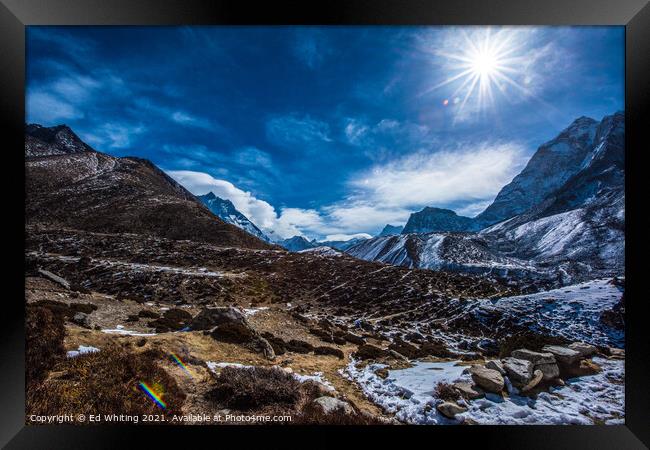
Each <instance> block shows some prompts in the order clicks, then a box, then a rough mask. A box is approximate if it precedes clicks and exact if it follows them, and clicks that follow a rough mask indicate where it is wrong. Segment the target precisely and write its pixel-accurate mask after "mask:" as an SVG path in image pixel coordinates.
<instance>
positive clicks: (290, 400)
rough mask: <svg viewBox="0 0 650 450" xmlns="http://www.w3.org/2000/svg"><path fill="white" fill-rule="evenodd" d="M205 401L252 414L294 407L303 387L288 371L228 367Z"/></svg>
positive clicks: (218, 378)
mask: <svg viewBox="0 0 650 450" xmlns="http://www.w3.org/2000/svg"><path fill="white" fill-rule="evenodd" d="M206 397H207V398H208V399H209V400H211V401H214V402H216V403H218V404H219V405H221V406H222V407H226V408H233V409H236V410H242V411H246V410H250V409H255V408H262V407H265V406H284V407H288V408H292V407H294V406H295V405H296V404H297V403H298V401H299V400H300V397H301V383H300V382H299V381H298V380H296V379H295V378H294V377H293V376H291V375H290V374H288V373H286V372H285V371H283V370H281V369H277V368H267V367H247V368H238V367H225V368H224V369H223V370H222V371H221V373H220V374H219V376H218V377H217V380H216V383H215V387H214V388H213V389H211V390H210V391H208V393H207V394H206Z"/></svg>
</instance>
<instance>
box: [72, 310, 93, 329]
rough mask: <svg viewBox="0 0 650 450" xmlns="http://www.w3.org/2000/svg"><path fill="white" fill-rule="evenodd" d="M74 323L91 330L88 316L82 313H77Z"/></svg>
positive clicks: (73, 319) (73, 318)
mask: <svg viewBox="0 0 650 450" xmlns="http://www.w3.org/2000/svg"><path fill="white" fill-rule="evenodd" d="M72 322H73V323H76V324H77V325H79V326H81V327H84V328H90V324H89V323H88V314H85V313H82V312H78V313H75V315H74V316H73V317H72Z"/></svg>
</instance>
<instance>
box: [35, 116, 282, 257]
mask: <svg viewBox="0 0 650 450" xmlns="http://www.w3.org/2000/svg"><path fill="white" fill-rule="evenodd" d="M26 133H27V134H26V143H25V154H26V160H25V170H26V193H27V199H26V210H25V216H26V222H27V224H40V225H43V226H46V227H50V228H60V227H67V228H74V229H79V230H87V231H97V232H106V233H108V232H112V233H136V234H152V235H156V236H160V237H166V238H170V239H190V240H198V241H205V242H210V243H214V244H217V245H222V246H235V247H246V248H271V246H270V245H268V244H266V243H265V242H262V241H260V240H259V239H257V238H255V237H253V236H250V235H249V234H248V233H246V232H244V231H242V230H240V229H239V228H237V227H235V226H233V225H230V224H226V223H224V222H223V221H222V220H221V219H218V218H216V217H215V216H214V215H213V214H212V213H211V212H210V211H208V209H207V208H206V207H205V206H204V205H202V204H201V203H200V202H199V201H198V200H197V199H196V198H195V197H194V196H193V195H192V194H191V193H190V192H188V191H187V190H186V189H185V188H183V187H182V186H181V185H179V184H178V183H177V182H175V181H174V180H172V179H171V178H170V177H169V176H167V175H166V174H165V173H164V172H163V171H162V170H160V169H159V168H158V167H156V166H155V165H154V164H153V163H151V162H150V161H147V160H144V159H140V158H116V157H113V156H110V155H106V154H104V153H100V152H97V151H94V150H93V149H91V148H90V147H89V146H87V145H86V144H84V143H83V142H81V141H80V140H78V138H76V139H73V138H74V137H76V135H74V133H72V132H71V130H70V129H69V128H68V127H65V126H59V127H52V128H45V127H40V126H35V125H30V126H27V127H26ZM70 133H72V134H70ZM68 138H71V139H68Z"/></svg>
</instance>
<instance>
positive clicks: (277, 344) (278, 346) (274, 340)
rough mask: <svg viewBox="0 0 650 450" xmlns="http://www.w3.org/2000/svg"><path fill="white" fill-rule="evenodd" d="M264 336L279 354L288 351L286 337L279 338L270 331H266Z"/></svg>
mask: <svg viewBox="0 0 650 450" xmlns="http://www.w3.org/2000/svg"><path fill="white" fill-rule="evenodd" d="M262 337H263V338H264V339H266V340H267V341H268V342H269V344H271V347H273V352H274V353H275V354H276V356H278V355H284V353H285V352H286V351H287V346H286V342H284V339H282V338H279V337H277V336H275V335H273V334H272V333H269V332H268V331H265V332H264V333H262Z"/></svg>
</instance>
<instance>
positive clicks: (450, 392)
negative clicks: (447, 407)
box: [435, 383, 460, 402]
mask: <svg viewBox="0 0 650 450" xmlns="http://www.w3.org/2000/svg"><path fill="white" fill-rule="evenodd" d="M435 392H436V397H438V398H439V399H441V400H444V401H447V402H452V401H456V400H458V399H460V394H459V393H458V391H456V389H454V388H453V386H452V385H451V384H449V383H438V385H437V386H436V390H435Z"/></svg>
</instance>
